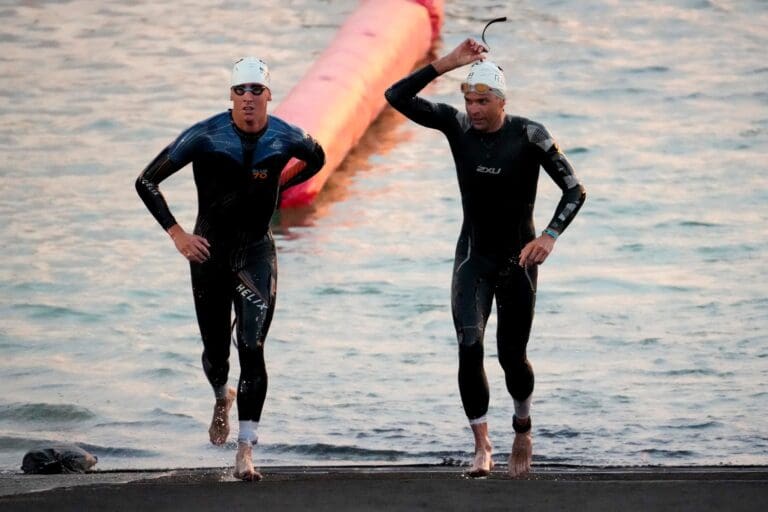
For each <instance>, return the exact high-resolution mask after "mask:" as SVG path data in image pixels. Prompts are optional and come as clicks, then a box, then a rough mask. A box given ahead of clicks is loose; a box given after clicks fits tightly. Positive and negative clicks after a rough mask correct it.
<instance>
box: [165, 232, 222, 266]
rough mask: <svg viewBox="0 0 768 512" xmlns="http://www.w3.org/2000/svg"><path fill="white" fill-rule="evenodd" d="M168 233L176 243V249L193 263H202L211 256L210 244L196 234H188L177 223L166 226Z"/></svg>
mask: <svg viewBox="0 0 768 512" xmlns="http://www.w3.org/2000/svg"><path fill="white" fill-rule="evenodd" d="M168 234H169V235H170V236H171V240H173V243H174V244H175V245H176V250H177V251H179V253H181V255H182V256H184V257H185V258H187V259H188V260H189V261H191V262H193V263H203V262H205V261H207V260H208V258H210V257H211V251H210V248H211V244H209V243H208V240H206V239H205V238H203V237H201V236H198V235H190V234H189V233H187V232H186V231H184V229H183V228H182V227H181V226H179V225H178V224H174V225H173V226H171V227H170V228H168Z"/></svg>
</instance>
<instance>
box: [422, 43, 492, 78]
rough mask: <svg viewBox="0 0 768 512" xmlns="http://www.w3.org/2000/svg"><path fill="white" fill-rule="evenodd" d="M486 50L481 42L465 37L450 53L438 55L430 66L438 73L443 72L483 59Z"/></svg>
mask: <svg viewBox="0 0 768 512" xmlns="http://www.w3.org/2000/svg"><path fill="white" fill-rule="evenodd" d="M487 52H488V48H486V47H485V46H484V45H483V44H482V43H478V42H477V41H475V40H474V39H472V38H467V39H465V40H464V41H462V42H461V43H459V45H458V46H457V47H456V48H454V49H453V50H451V52H450V53H448V54H446V55H444V56H443V57H440V58H439V59H437V60H436V61H434V62H433V63H432V66H434V68H435V69H436V70H437V72H438V73H440V74H443V73H447V72H448V71H451V70H452V69H456V68H460V67H461V66H465V65H467V64H471V63H473V62H475V61H478V60H485V54H486V53H487Z"/></svg>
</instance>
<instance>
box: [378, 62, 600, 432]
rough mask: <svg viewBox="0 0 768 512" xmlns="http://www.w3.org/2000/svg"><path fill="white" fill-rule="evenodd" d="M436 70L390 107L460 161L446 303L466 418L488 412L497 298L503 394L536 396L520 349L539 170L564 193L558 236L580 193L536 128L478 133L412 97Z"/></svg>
mask: <svg viewBox="0 0 768 512" xmlns="http://www.w3.org/2000/svg"><path fill="white" fill-rule="evenodd" d="M437 76H438V72H437V70H436V69H435V68H434V67H433V66H432V65H427V66H425V67H423V68H421V69H420V70H418V71H416V72H414V73H413V74H411V75H410V76H408V77H406V78H404V79H402V80H400V81H399V82H397V83H396V84H394V85H393V86H392V87H390V88H389V89H388V90H387V91H386V93H385V95H386V98H387V101H389V103H390V104H391V105H392V106H393V107H394V108H395V109H397V110H398V111H400V112H401V113H403V114H404V115H405V116H406V117H408V118H409V119H411V120H412V121H415V122H416V123H418V124H420V125H423V126H426V127H428V128H434V129H437V130H440V131H441V132H443V134H445V136H446V137H447V139H448V143H449V145H450V148H451V153H452V154H453V159H454V161H455V164H456V174H457V177H458V182H459V189H460V191H461V203H462V208H463V212H464V220H463V223H462V227H461V232H460V234H459V239H458V243H457V246H456V255H455V263H454V269H453V282H452V287H451V307H452V312H453V321H454V327H455V328H456V333H457V337H458V341H459V389H460V392H461V398H462V403H463V405H464V410H465V412H466V414H467V417H468V418H469V419H470V420H471V419H476V418H480V417H482V416H484V415H485V414H486V412H487V410H488V401H489V392H488V382H487V379H486V376H485V370H484V368H483V337H484V331H485V326H486V323H487V321H488V316H489V315H490V311H491V306H492V302H493V299H494V297H495V298H496V308H497V317H498V332H497V343H498V352H499V360H500V362H501V365H502V367H503V368H504V374H505V378H506V385H507V390H508V391H509V393H510V394H511V395H512V396H513V397H514V398H515V399H517V400H520V401H523V400H525V399H527V398H528V396H529V395H530V394H531V392H532V391H533V385H534V376H533V369H532V368H531V365H530V363H529V361H528V359H527V355H526V347H527V344H528V338H529V336H530V330H531V325H532V322H533V312H534V305H535V298H536V278H537V267H535V266H529V267H527V268H522V267H520V265H519V264H518V263H517V262H518V258H519V255H520V251H521V250H522V249H523V247H524V246H525V245H526V244H527V243H528V242H530V241H531V240H533V239H534V238H535V237H536V235H535V233H536V231H535V228H534V225H533V208H534V203H535V200H536V188H537V183H538V178H539V168H540V167H543V168H544V170H545V171H546V172H547V174H548V175H549V176H550V177H551V178H552V180H553V181H554V182H555V183H556V184H557V185H558V187H560V189H561V190H562V197H561V199H560V202H559V204H558V205H557V207H556V209H555V213H554V215H553V217H552V220H551V221H550V222H549V224H548V226H547V227H548V229H551V230H553V231H555V232H556V233H558V234H560V233H562V232H563V231H564V230H565V228H566V227H567V226H568V224H570V222H571V221H572V220H573V218H574V216H575V215H576V213H577V212H578V211H579V209H580V208H581V206H582V204H583V203H584V199H585V197H586V192H585V189H584V187H583V186H582V185H581V184H580V183H579V181H578V179H577V178H576V176H575V175H574V173H573V167H572V166H571V164H570V163H569V162H568V160H567V159H566V157H565V155H564V154H563V153H562V152H561V151H560V149H559V148H558V146H557V144H556V143H555V141H554V139H553V138H552V136H551V135H550V134H549V132H547V130H546V129H545V128H544V127H543V126H542V125H541V124H539V123H536V122H534V121H531V120H529V119H525V118H522V117H515V116H511V115H507V116H505V119H504V123H503V125H502V127H501V128H500V129H499V130H497V131H495V132H481V131H478V130H475V129H474V128H473V127H472V125H471V123H470V120H469V117H468V115H467V114H466V113H464V112H460V111H458V110H457V109H456V108H454V107H452V106H450V105H446V104H444V103H432V102H430V101H427V100H425V99H423V98H420V97H418V96H417V94H418V93H419V91H421V90H422V89H423V88H424V87H425V86H426V85H427V84H428V83H429V82H431V81H432V80H434V79H435V78H437Z"/></svg>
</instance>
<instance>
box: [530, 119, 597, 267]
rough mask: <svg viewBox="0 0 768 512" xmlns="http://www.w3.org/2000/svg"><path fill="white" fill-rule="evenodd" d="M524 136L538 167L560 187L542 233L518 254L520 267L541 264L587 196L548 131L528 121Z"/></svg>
mask: <svg viewBox="0 0 768 512" xmlns="http://www.w3.org/2000/svg"><path fill="white" fill-rule="evenodd" d="M526 135H527V136H528V140H529V142H530V143H531V144H533V145H535V146H536V150H537V151H538V152H539V153H540V155H541V156H540V160H539V162H540V164H541V166H542V167H544V170H545V171H546V172H547V174H549V176H550V177H551V178H552V180H553V181H554V182H555V183H556V184H557V186H558V187H560V190H561V191H562V196H561V197H560V202H559V203H558V205H557V207H556V208H555V213H554V215H553V217H552V220H550V222H549V224H548V225H547V228H546V229H545V230H544V233H542V235H541V236H539V237H537V238H535V239H533V240H531V241H530V242H529V243H528V244H526V246H525V247H523V250H522V251H520V265H521V266H526V265H531V264H533V265H540V264H542V263H544V261H545V260H546V259H547V257H548V256H549V254H550V253H551V252H552V250H553V249H554V246H555V240H556V238H557V237H559V236H560V234H562V232H563V231H565V228H566V227H568V225H569V224H570V223H571V221H572V220H573V218H574V217H575V216H576V214H577V213H578V212H579V210H580V209H581V206H582V205H583V204H584V201H585V200H586V197H587V191H586V189H585V188H584V186H583V185H582V184H581V183H580V182H579V180H578V179H577V178H576V175H575V174H574V172H573V167H572V166H571V164H570V162H569V161H568V159H567V158H566V157H565V155H564V154H563V153H562V152H561V151H560V148H559V147H558V145H557V143H556V142H555V141H554V139H553V138H552V136H551V135H549V132H547V130H546V129H545V128H544V127H543V126H542V125H540V124H538V123H533V122H529V123H528V125H527V126H526ZM552 234H554V236H553V235H552Z"/></svg>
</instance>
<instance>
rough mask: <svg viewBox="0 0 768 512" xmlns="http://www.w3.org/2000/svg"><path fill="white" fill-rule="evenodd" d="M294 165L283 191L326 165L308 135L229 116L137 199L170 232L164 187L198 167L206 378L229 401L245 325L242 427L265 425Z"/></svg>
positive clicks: (280, 124) (163, 155) (203, 129)
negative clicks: (233, 344)
mask: <svg viewBox="0 0 768 512" xmlns="http://www.w3.org/2000/svg"><path fill="white" fill-rule="evenodd" d="M291 157H296V158H298V159H300V160H303V161H305V162H306V166H305V167H304V169H303V170H302V171H301V172H300V173H299V174H297V175H296V176H294V177H292V178H291V179H290V180H289V181H288V182H287V183H285V184H284V185H282V188H283V189H285V188H288V187H290V186H293V185H296V184H298V183H301V182H302V181H305V180H307V179H308V178H310V177H311V176H313V175H314V174H315V173H317V171H319V170H320V168H321V167H322V166H323V164H324V162H325V155H324V153H323V150H322V148H321V147H320V145H319V144H318V143H317V142H316V141H315V140H314V139H312V138H311V137H310V136H309V135H307V134H306V133H304V132H303V131H302V130H301V129H299V128H297V127H295V126H292V125H290V124H288V123H286V122H284V121H282V120H281V119H279V118H276V117H273V116H269V117H268V122H267V126H266V127H265V128H264V130H262V131H261V132H259V133H257V134H248V133H245V132H243V131H241V130H239V129H238V128H237V127H236V126H235V124H234V122H233V120H232V117H231V114H230V112H222V113H220V114H217V115H215V116H213V117H211V118H209V119H206V120H205V121H202V122H200V123H197V124H196V125H194V126H192V127H191V128H189V129H187V130H186V131H184V132H183V133H182V134H181V135H180V136H179V138H178V139H177V140H176V141H175V142H173V143H172V144H170V145H169V146H168V147H166V148H165V149H164V150H163V151H161V152H160V154H159V155H158V156H157V157H156V158H155V159H154V160H153V161H152V163H150V164H149V166H148V167H147V168H146V169H144V171H143V172H142V173H141V174H140V175H139V177H138V179H137V180H136V190H137V191H138V193H139V196H141V199H142V200H143V201H144V204H146V206H147V208H148V209H149V211H150V212H151V213H152V215H153V216H154V217H155V218H156V219H157V221H158V222H159V223H160V225H161V226H162V227H163V229H165V230H168V228H170V227H171V226H173V225H174V224H176V220H175V219H174V217H173V215H172V214H171V212H170V210H169V209H168V204H167V203H166V201H165V199H164V198H163V196H162V194H161V193H160V190H159V188H158V185H159V184H160V182H162V181H163V180H164V179H166V178H167V177H168V176H170V175H172V174H173V173H175V172H176V171H178V170H179V169H181V168H182V167H184V166H185V165H187V164H188V163H189V162H192V167H193V174H194V179H195V184H196V186H197V196H198V215H197V222H196V223H195V229H194V233H195V234H197V235H200V236H202V237H204V238H206V239H207V240H208V242H209V243H210V253H211V257H210V258H209V259H208V260H207V261H205V262H204V263H190V270H191V274H192V290H193V294H194V300H195V310H196V313H197V319H198V324H199V326H200V333H201V335H202V339H203V356H202V359H203V369H204V370H205V374H206V376H207V378H208V380H209V382H210V383H211V385H212V386H213V388H214V390H215V391H216V394H217V397H219V398H221V397H223V396H225V393H226V382H227V377H228V373H229V346H230V330H231V328H232V324H231V322H232V319H231V311H232V305H233V304H234V308H235V314H236V318H237V348H238V353H239V357H240V368H241V373H240V381H239V385H238V394H237V406H238V416H239V419H240V420H241V421H245V420H252V421H259V419H260V417H261V410H262V407H263V405H264V397H265V396H266V392H267V371H266V367H265V363H264V348H263V346H264V341H265V339H266V336H267V331H268V330H269V325H270V322H271V319H272V313H273V311H274V307H275V293H276V282H277V259H276V253H275V244H274V240H273V238H272V234H271V232H270V222H271V218H272V215H273V214H274V212H275V210H276V208H277V206H278V201H279V194H280V190H281V186H280V183H279V180H280V173H281V171H282V169H283V168H284V167H285V164H286V163H287V162H288V160H289V159H290V158H291Z"/></svg>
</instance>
